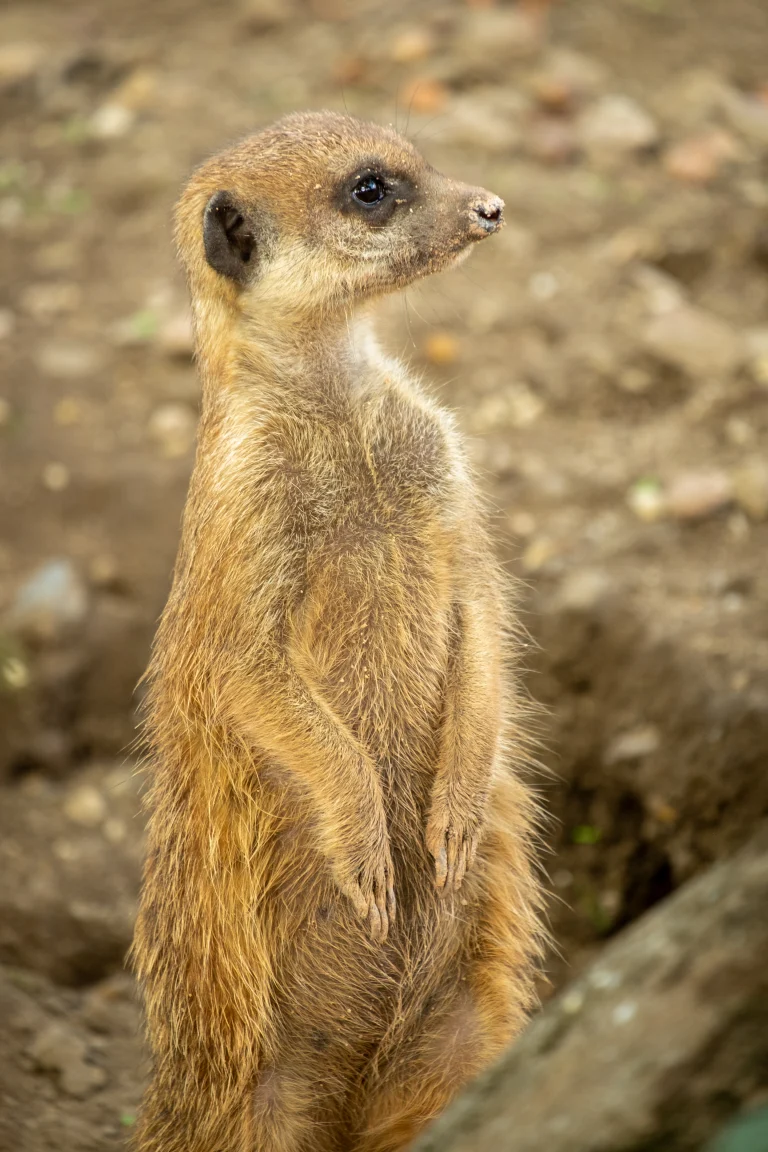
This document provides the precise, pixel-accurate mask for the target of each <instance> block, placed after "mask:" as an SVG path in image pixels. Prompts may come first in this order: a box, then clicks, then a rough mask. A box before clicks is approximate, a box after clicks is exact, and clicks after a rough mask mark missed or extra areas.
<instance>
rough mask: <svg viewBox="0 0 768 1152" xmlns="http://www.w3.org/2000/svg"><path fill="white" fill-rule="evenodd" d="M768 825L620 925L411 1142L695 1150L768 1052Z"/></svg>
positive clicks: (450, 1149) (454, 1148)
mask: <svg viewBox="0 0 768 1152" xmlns="http://www.w3.org/2000/svg"><path fill="white" fill-rule="evenodd" d="M766 906H768V828H765V827H764V828H763V830H762V831H761V833H759V834H758V836H757V837H756V838H755V839H754V840H753V841H752V842H751V843H750V844H749V845H748V847H747V848H745V849H744V850H743V851H742V852H740V853H739V854H738V855H737V856H736V857H734V858H733V860H731V861H728V862H725V863H721V864H718V865H716V866H715V867H713V868H711V869H710V870H709V871H708V872H706V873H704V874H703V875H702V876H700V877H698V878H697V879H695V880H692V881H691V882H689V883H688V884H687V885H685V887H683V888H682V889H680V891H679V892H678V893H676V894H675V895H673V896H671V897H670V898H669V899H668V900H666V901H664V902H663V903H662V904H661V905H659V906H658V907H657V908H656V909H654V910H653V911H652V912H650V913H648V914H646V915H645V916H644V917H642V919H641V920H640V921H639V922H638V923H637V924H635V925H633V926H632V927H631V928H629V929H628V930H627V931H625V932H624V933H622V934H621V935H620V936H619V937H618V938H617V939H616V940H615V941H614V942H613V943H611V944H609V945H608V946H607V947H606V948H605V950H604V951H603V952H602V954H601V956H600V958H599V959H598V960H597V961H596V962H595V963H594V964H593V965H592V966H591V967H590V968H588V969H587V971H586V972H585V973H584V975H583V976H582V977H581V978H580V979H579V980H578V981H576V982H575V983H574V984H573V985H571V987H570V988H569V989H567V990H566V991H565V993H564V994H563V995H561V996H559V997H558V998H557V999H556V1000H554V1001H553V1002H551V1003H550V1004H548V1005H547V1007H546V1008H545V1009H544V1011H543V1012H542V1013H541V1014H540V1015H539V1017H538V1018H537V1019H536V1020H535V1021H534V1022H533V1023H532V1024H531V1025H530V1027H529V1028H528V1030H527V1032H526V1033H525V1034H524V1035H523V1036H522V1038H521V1039H520V1040H519V1041H518V1043H517V1044H515V1045H514V1046H513V1047H512V1048H511V1049H510V1050H509V1051H508V1052H507V1053H506V1055H505V1056H503V1057H502V1059H501V1060H500V1061H499V1063H498V1064H496V1066H495V1067H494V1068H492V1069H491V1070H490V1071H489V1072H488V1073H486V1074H485V1075H484V1076H482V1077H481V1078H480V1079H479V1080H478V1081H477V1082H476V1083H475V1084H474V1085H472V1086H471V1087H470V1088H469V1090H468V1091H467V1092H466V1093H465V1094H464V1095H463V1096H462V1097H461V1098H460V1099H459V1100H458V1101H457V1102H456V1104H454V1106H453V1107H452V1108H450V1109H449V1110H448V1112H446V1114H445V1115H444V1116H443V1117H441V1118H440V1120H438V1121H437V1123H436V1124H435V1125H434V1126H433V1127H432V1128H431V1129H430V1130H429V1131H428V1132H427V1133H426V1134H425V1135H424V1136H423V1137H422V1138H421V1139H420V1140H418V1141H417V1142H416V1143H415V1145H414V1146H413V1152H438V1150H439V1152H481V1150H482V1152H486V1150H488V1149H493V1150H494V1152H542V1149H546V1152H641V1150H647V1149H649V1148H651V1147H653V1148H663V1149H664V1152H694V1150H696V1149H699V1148H701V1146H702V1143H703V1142H704V1141H706V1140H707V1139H709V1137H710V1136H712V1135H713V1134H714V1133H715V1132H716V1131H717V1130H718V1129H719V1127H720V1126H721V1124H722V1122H723V1119H724V1117H723V1104H724V1102H725V1101H727V1102H728V1106H729V1107H730V1109H731V1111H733V1112H736V1111H737V1110H738V1108H739V1103H740V1101H744V1100H748V1099H750V1098H751V1097H752V1095H754V1094H755V1093H756V1091H757V1090H758V1088H759V1084H760V1078H761V1069H764V1068H765V1066H766V1061H767V1060H768V965H766V963H765V956H766V951H767V950H768V917H766V915H765V909H766Z"/></svg>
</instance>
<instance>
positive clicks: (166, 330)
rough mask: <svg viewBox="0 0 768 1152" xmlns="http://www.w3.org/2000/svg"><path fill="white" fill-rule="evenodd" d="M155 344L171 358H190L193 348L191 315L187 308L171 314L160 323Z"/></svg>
mask: <svg viewBox="0 0 768 1152" xmlns="http://www.w3.org/2000/svg"><path fill="white" fill-rule="evenodd" d="M157 346H158V348H159V349H160V351H161V352H163V353H165V355H166V356H168V357H170V358H171V359H178V360H191V358H192V355H193V353H194V350H195V342H194V335H193V332H192V317H191V316H190V314H189V312H188V311H187V310H185V311H183V312H178V313H177V314H176V315H175V316H171V317H170V318H169V319H168V320H166V321H165V323H164V324H161V325H160V328H159V330H158V333H157Z"/></svg>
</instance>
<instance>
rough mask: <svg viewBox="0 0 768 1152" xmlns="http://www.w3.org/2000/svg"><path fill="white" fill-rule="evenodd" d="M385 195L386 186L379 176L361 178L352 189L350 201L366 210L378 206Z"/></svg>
mask: <svg viewBox="0 0 768 1152" xmlns="http://www.w3.org/2000/svg"><path fill="white" fill-rule="evenodd" d="M386 194H387V186H386V184H385V183H384V181H383V180H382V179H381V177H380V176H363V177H361V179H360V180H358V182H357V184H355V186H354V188H353V189H352V199H353V200H356V201H357V203H358V204H364V205H365V207H366V208H372V207H373V206H374V204H380V203H381V201H382V200H383V199H384V197H385V196H386Z"/></svg>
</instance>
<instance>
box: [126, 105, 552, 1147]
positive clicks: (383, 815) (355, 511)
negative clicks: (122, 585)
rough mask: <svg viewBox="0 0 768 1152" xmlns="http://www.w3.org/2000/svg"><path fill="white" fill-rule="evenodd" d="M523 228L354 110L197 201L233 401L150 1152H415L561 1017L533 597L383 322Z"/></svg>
mask: <svg viewBox="0 0 768 1152" xmlns="http://www.w3.org/2000/svg"><path fill="white" fill-rule="evenodd" d="M502 214H503V202H502V201H501V200H500V199H499V198H498V197H496V196H493V195H491V194H490V193H489V192H487V191H485V190H484V189H482V188H473V187H469V186H467V185H465V184H459V183H456V182H454V181H452V180H449V179H447V178H446V177H445V176H442V175H441V174H440V173H438V172H436V171H435V170H434V169H433V168H431V167H430V166H429V165H428V164H427V163H426V162H425V161H424V160H423V159H422V157H421V156H420V155H419V154H418V152H417V151H416V150H415V149H414V148H413V147H412V146H411V144H410V143H408V142H407V141H406V140H404V139H403V138H402V137H400V136H399V135H397V134H396V133H395V132H393V131H391V130H389V129H385V128H381V127H378V126H377V125H374V124H365V123H361V122H359V121H357V120H354V119H352V118H350V117H346V116H340V115H336V114H332V113H308V114H297V115H292V116H289V117H287V118H285V119H283V120H281V121H279V122H278V123H277V124H275V125H274V126H273V127H271V128H269V129H268V130H266V131H264V132H262V133H261V134H260V135H257V136H253V137H251V138H249V139H247V140H245V141H244V142H243V143H241V144H239V145H238V146H237V147H235V148H233V149H232V150H231V151H229V152H226V153H224V154H223V155H221V156H218V157H216V158H215V159H213V160H211V161H210V162H208V163H206V164H204V165H203V166H202V167H201V168H200V169H199V170H198V171H197V172H196V173H195V175H194V176H193V177H192V179H191V181H190V183H189V185H188V186H187V188H186V190H185V191H184V193H183V195H182V197H181V200H180V202H179V205H178V210H177V232H176V235H177V240H178V248H179V252H180V254H181V259H182V261H183V263H184V266H185V268H186V272H187V275H188V278H189V284H190V290H191V295H192V303H193V309H194V326H195V335H196V345H197V357H198V362H199V365H200V372H201V375H202V383H203V406H202V417H201V421H200V430H199V440H198V448H197V459H196V463H195V468H194V473H193V476H192V481H191V486H190V491H189V498H188V501H187V506H186V511H185V515H184V523H183V531H182V540H181V547H180V552H179V557H178V561H177V564H176V569H175V578H174V582H173V588H172V591H171V594H170V598H169V600H168V604H167V606H166V609H165V612H164V614H163V617H162V621H161V623H160V627H159V630H158V634H157V638H156V642H155V647H154V654H153V657H152V661H151V664H150V668H149V673H148V676H149V684H150V690H149V695H148V705H147V706H148V717H147V730H148V736H149V743H150V747H151V765H152V785H151V790H150V792H149V796H148V807H149V812H150V821H149V850H148V856H147V861H146V868H145V875H144V886H143V892H142V897H141V907H140V912H139V917H138V923H137V927H136V937H135V943H134V950H133V956H134V962H135V967H136V970H137V972H138V975H139V977H140V980H141V983H142V985H143V989H144V995H145V1001H146V1012H147V1018H148V1031H149V1038H150V1042H151V1046H152V1049H153V1055H154V1071H153V1077H152V1080H151V1083H150V1086H149V1088H148V1091H147V1095H146V1098H145V1101H144V1105H143V1109H142V1113H141V1116H140V1120H139V1124H138V1134H137V1138H136V1143H137V1147H138V1148H139V1149H140V1150H141V1152H390V1150H394V1149H399V1148H402V1147H404V1146H405V1145H406V1144H407V1143H408V1142H409V1140H410V1139H411V1138H412V1137H413V1136H414V1135H415V1134H416V1133H417V1132H418V1131H419V1130H420V1128H421V1127H422V1126H423V1125H424V1124H425V1123H426V1122H427V1121H428V1120H429V1119H430V1118H432V1117H433V1116H434V1115H436V1114H437V1113H438V1112H439V1111H440V1110H441V1109H442V1108H443V1107H444V1106H445V1104H446V1103H447V1102H448V1101H449V1100H450V1099H451V1098H452V1097H453V1095H454V1094H455V1093H456V1091H457V1090H458V1089H459V1088H460V1087H461V1085H463V1084H464V1083H465V1082H466V1081H467V1080H468V1079H469V1078H471V1077H472V1076H474V1075H475V1074H476V1073H477V1072H478V1071H479V1070H480V1069H481V1068H482V1067H483V1066H484V1065H486V1064H487V1063H488V1062H489V1061H490V1060H491V1059H492V1058H493V1057H495V1056H496V1055H497V1054H498V1053H499V1052H500V1051H501V1050H502V1048H504V1046H505V1045H506V1044H507V1043H508V1042H509V1041H510V1040H511V1039H512V1038H513V1037H514V1036H515V1034H516V1033H517V1031H518V1030H519V1029H520V1027H521V1025H522V1023H523V1021H524V1018H525V1015H526V1012H527V1010H528V1009H529V1007H530V1005H531V1004H532V1001H533V975H534V962H535V959H536V957H537V955H538V952H539V947H540V928H539V919H538V912H539V905H540V897H539V887H538V884H537V880H536V878H535V874H534V869H533V866H532V839H533V836H532V827H533V823H534V819H535V805H534V802H533V799H532V795H531V792H530V790H529V789H528V787H527V786H526V784H525V783H524V781H523V780H522V779H521V776H520V772H519V770H520V767H521V764H522V762H523V752H522V749H523V746H524V739H525V715H526V709H525V705H524V703H523V702H522V701H521V698H520V695H519V693H518V690H517V686H516V681H515V677H514V675H513V671H512V670H511V668H510V662H509V660H508V658H507V657H508V653H507V652H506V641H505V633H506V632H507V631H508V627H509V609H508V608H507V607H506V606H505V597H504V590H503V587H504V581H503V579H502V577H501V574H500V571H499V568H498V566H497V563H496V561H495V560H494V557H493V551H492V548H491V546H490V544H489V541H488V536H487V533H486V528H485V523H484V521H485V517H484V514H483V511H482V508H481V505H480V501H479V499H478V494H477V491H476V488H475V485H474V483H473V480H472V479H471V477H470V474H469V471H468V468H467V465H466V462H465V459H464V454H463V451H462V447H461V443H460V439H459V436H458V435H457V432H456V430H455V428H454V425H453V422H452V420H451V418H450V417H449V416H448V415H447V414H446V413H445V412H444V411H442V410H441V409H440V408H439V407H437V406H436V405H435V404H434V403H433V402H432V400H430V399H428V398H427V397H426V396H425V395H424V393H423V392H422V391H421V389H420V388H419V386H418V384H417V383H416V382H414V380H413V379H412V378H411V377H410V375H409V374H408V372H407V371H406V370H405V369H404V368H403V366H402V365H400V364H399V363H397V362H395V361H393V360H390V359H388V358H386V357H385V356H384V355H383V354H382V353H381V351H380V350H379V348H378V347H377V345H376V343H375V340H374V338H373V336H372V333H371V330H370V327H369V321H368V316H367V312H368V305H369V303H370V302H371V301H372V300H374V299H375V298H376V297H379V296H381V295H383V294H384V293H388V292H392V291H395V290H397V289H400V288H403V287H405V286H406V285H408V284H410V283H411V282H413V281H415V280H417V279H419V278H420V277H423V276H426V275H428V274H429V273H432V272H437V271H439V270H441V269H444V268H448V267H450V266H451V265H452V264H454V263H456V262H457V261H458V260H459V259H460V258H461V257H462V256H463V255H464V254H465V253H466V252H467V251H468V250H469V249H470V248H471V246H472V245H473V244H474V243H475V242H476V241H478V240H481V239H483V238H485V237H486V236H489V235H491V234H492V233H494V232H496V231H497V230H498V229H499V228H500V227H501V225H502Z"/></svg>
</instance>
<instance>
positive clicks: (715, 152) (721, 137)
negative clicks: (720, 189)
mask: <svg viewBox="0 0 768 1152" xmlns="http://www.w3.org/2000/svg"><path fill="white" fill-rule="evenodd" d="M738 155H739V147H738V145H737V143H736V141H735V140H734V138H733V136H731V134H730V133H729V132H724V131H722V130H721V129H718V128H715V129H712V130H711V131H709V132H704V133H702V134H701V135H699V136H691V137H689V138H688V139H687V140H681V141H680V142H679V143H677V144H673V145H672V147H671V148H669V149H668V150H667V152H666V153H665V155H664V168H665V170H666V171H667V173H668V174H669V175H670V176H672V177H674V179H675V180H681V181H682V182H683V183H686V184H709V183H710V182H711V181H712V180H714V179H715V177H717V176H719V174H720V172H721V171H722V170H723V168H724V167H725V166H726V165H727V164H728V163H730V162H731V161H733V160H735V159H737V157H738Z"/></svg>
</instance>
